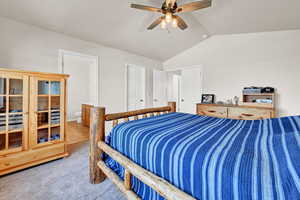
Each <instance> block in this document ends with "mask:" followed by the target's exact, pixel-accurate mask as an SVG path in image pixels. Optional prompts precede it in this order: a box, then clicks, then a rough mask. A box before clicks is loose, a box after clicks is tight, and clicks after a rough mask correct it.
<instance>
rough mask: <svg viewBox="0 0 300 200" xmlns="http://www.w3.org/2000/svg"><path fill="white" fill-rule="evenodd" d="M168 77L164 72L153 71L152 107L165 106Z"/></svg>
mask: <svg viewBox="0 0 300 200" xmlns="http://www.w3.org/2000/svg"><path fill="white" fill-rule="evenodd" d="M167 84H168V75H167V73H166V72H163V71H158V70H153V107H161V106H166V105H167V101H168V100H167V99H168V93H167V92H168V91H167Z"/></svg>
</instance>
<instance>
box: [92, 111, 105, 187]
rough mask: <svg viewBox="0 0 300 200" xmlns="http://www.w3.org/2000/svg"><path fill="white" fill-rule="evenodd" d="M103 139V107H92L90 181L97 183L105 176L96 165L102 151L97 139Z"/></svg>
mask: <svg viewBox="0 0 300 200" xmlns="http://www.w3.org/2000/svg"><path fill="white" fill-rule="evenodd" d="M104 140H105V108H103V107H93V108H92V109H91V121H90V155H89V159H90V183H92V184H98V183H101V182H103V181H104V180H105V178H106V176H105V174H104V173H103V172H102V171H101V169H100V168H99V167H98V165H97V164H98V162H99V161H100V160H101V159H102V158H101V155H102V151H101V150H100V149H99V147H98V142H99V141H104Z"/></svg>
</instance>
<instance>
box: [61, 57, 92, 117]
mask: <svg viewBox="0 0 300 200" xmlns="http://www.w3.org/2000/svg"><path fill="white" fill-rule="evenodd" d="M62 61H63V67H62V72H63V73H65V74H69V75H70V78H69V79H68V84H67V86H68V98H67V99H68V114H67V117H68V120H76V119H77V118H78V117H80V112H81V105H82V104H93V105H97V104H98V64H97V63H98V59H97V58H94V57H89V56H83V55H79V54H78V55H77V54H75V53H74V54H72V53H65V54H63V57H62Z"/></svg>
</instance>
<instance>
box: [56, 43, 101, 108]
mask: <svg viewBox="0 0 300 200" xmlns="http://www.w3.org/2000/svg"><path fill="white" fill-rule="evenodd" d="M58 52H59V59H58V60H59V62H58V72H59V73H61V74H64V71H65V70H64V56H65V55H69V56H79V57H84V58H89V59H93V60H95V62H96V73H97V76H96V80H95V82H96V87H95V91H94V92H95V96H96V100H97V104H98V105H100V89H99V88H100V81H99V77H100V65H99V56H94V55H88V54H82V53H78V52H74V51H68V50H64V49H59V51H58Z"/></svg>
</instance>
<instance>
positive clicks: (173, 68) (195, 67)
mask: <svg viewBox="0 0 300 200" xmlns="http://www.w3.org/2000/svg"><path fill="white" fill-rule="evenodd" d="M189 69H200V70H201V73H202V76H201V80H200V81H201V85H202V92H203V88H204V85H203V77H204V70H203V69H204V68H203V65H200V64H199V65H191V66H187V67H182V66H181V67H179V66H175V67H172V68H168V69H165V70H164V71H166V72H172V71H182V70H189ZM179 84H180V85H179V88H180V89H179V90H180V92H179V103H180V104H181V99H182V87H181V86H182V80H181V79H180V81H179ZM180 104H179V105H178V108H179V112H180V108H181V105H180Z"/></svg>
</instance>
